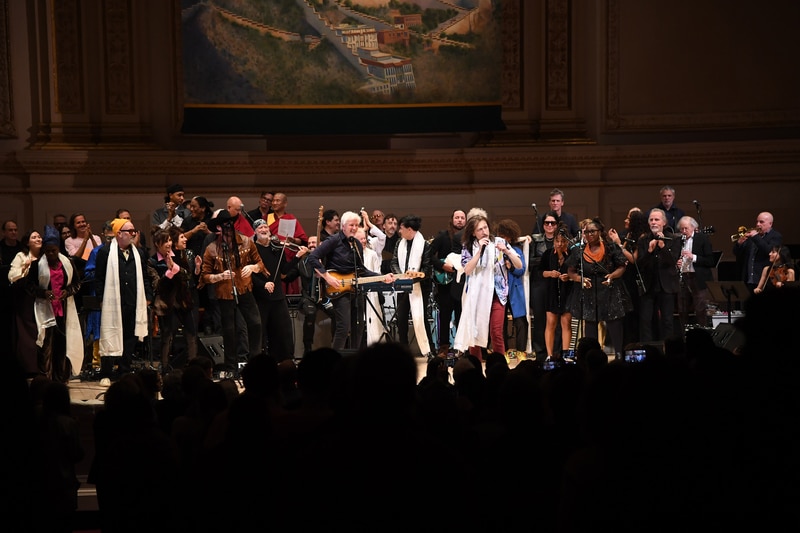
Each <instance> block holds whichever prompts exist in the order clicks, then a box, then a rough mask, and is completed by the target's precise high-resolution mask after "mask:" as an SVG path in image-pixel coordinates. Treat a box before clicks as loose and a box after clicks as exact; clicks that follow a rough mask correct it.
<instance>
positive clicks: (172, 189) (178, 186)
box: [167, 183, 183, 194]
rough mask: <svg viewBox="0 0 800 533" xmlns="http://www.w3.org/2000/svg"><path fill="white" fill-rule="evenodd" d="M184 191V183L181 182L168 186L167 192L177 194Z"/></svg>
mask: <svg viewBox="0 0 800 533" xmlns="http://www.w3.org/2000/svg"><path fill="white" fill-rule="evenodd" d="M181 191H183V185H181V184H180V183H174V184H172V185H170V186H169V187H167V194H175V193H176V192H181Z"/></svg>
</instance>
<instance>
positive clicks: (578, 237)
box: [569, 230, 583, 250]
mask: <svg viewBox="0 0 800 533" xmlns="http://www.w3.org/2000/svg"><path fill="white" fill-rule="evenodd" d="M579 246H583V232H582V231H581V230H578V234H577V235H575V242H573V243H572V244H571V245H570V246H569V249H570V250H572V249H573V248H578V247H579Z"/></svg>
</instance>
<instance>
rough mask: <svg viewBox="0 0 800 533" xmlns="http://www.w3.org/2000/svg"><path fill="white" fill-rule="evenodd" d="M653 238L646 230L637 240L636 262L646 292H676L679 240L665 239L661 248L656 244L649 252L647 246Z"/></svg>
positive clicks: (678, 288)
mask: <svg viewBox="0 0 800 533" xmlns="http://www.w3.org/2000/svg"><path fill="white" fill-rule="evenodd" d="M653 238H654V237H653V234H652V233H650V232H649V231H648V232H647V233H646V234H645V235H643V236H642V237H641V238H640V239H639V241H638V242H637V249H638V252H639V255H638V258H637V259H636V264H637V265H638V266H639V271H640V272H641V273H642V280H643V281H644V284H645V287H647V292H648V293H649V294H652V293H654V292H665V293H673V294H674V293H677V292H678V291H679V290H680V278H678V268H677V263H678V259H679V258H680V256H681V240H680V239H678V238H672V239H670V240H665V241H664V247H663V248H661V247H659V246H656V247H655V249H654V250H653V252H652V253H651V252H649V251H648V247H649V244H650V241H651V240H652V239H653Z"/></svg>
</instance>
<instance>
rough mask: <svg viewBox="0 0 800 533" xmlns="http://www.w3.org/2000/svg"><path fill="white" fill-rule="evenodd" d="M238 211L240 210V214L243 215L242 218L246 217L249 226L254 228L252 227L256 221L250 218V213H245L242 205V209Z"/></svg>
mask: <svg viewBox="0 0 800 533" xmlns="http://www.w3.org/2000/svg"><path fill="white" fill-rule="evenodd" d="M240 210H241V212H242V213H244V216H246V217H247V220H249V221H250V225H251V226H254V225H255V223H256V221H255V220H253V217H251V216H250V213H248V212H247V211H245V210H244V205H242V207H241V208H240Z"/></svg>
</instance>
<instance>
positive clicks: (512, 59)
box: [501, 0, 525, 111]
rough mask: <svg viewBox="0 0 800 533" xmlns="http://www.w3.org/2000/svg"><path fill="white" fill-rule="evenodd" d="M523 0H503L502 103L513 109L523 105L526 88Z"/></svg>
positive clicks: (507, 108)
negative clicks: (524, 84) (524, 78)
mask: <svg viewBox="0 0 800 533" xmlns="http://www.w3.org/2000/svg"><path fill="white" fill-rule="evenodd" d="M522 21H523V5H522V0H504V1H503V29H502V32H503V34H502V38H501V40H502V42H503V44H502V46H503V65H502V69H501V72H502V74H501V75H502V78H503V79H502V80H501V91H502V94H501V104H502V105H503V109H505V110H509V111H513V110H519V109H521V108H522V106H523V103H524V102H523V97H522V95H523V94H525V88H524V87H523V82H522V79H523V78H522V61H523V44H524V35H523V33H522Z"/></svg>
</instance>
